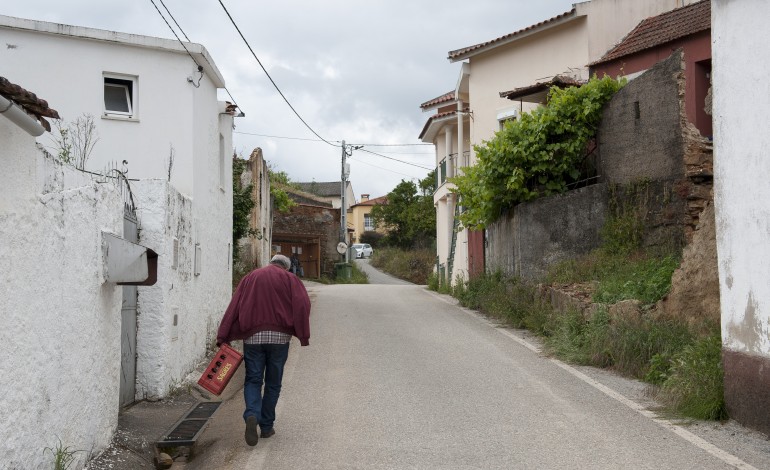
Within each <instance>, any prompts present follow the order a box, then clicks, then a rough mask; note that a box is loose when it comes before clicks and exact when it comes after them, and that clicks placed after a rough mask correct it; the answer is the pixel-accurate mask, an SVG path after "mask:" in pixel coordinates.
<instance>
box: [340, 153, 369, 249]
mask: <svg viewBox="0 0 770 470" xmlns="http://www.w3.org/2000/svg"><path fill="white" fill-rule="evenodd" d="M362 147H363V145H355V146H353V145H345V141H344V140H343V141H342V175H341V176H342V177H341V178H340V179H341V180H342V182H341V183H340V184H341V185H342V187H341V188H340V196H341V198H340V200H341V202H340V203H341V207H340V214H341V217H340V241H341V242H345V244H347V243H348V210H347V204H346V203H345V193H347V189H348V176H350V165H349V164H347V163H345V159H346V158H347V157H351V156H353V150H358V149H360V148H362ZM349 261H350V250H346V251H345V262H346V263H347V262H349Z"/></svg>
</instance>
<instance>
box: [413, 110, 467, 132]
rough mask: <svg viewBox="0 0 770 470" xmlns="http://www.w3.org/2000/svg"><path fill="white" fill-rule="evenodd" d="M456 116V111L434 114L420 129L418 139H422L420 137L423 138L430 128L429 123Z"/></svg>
mask: <svg viewBox="0 0 770 470" xmlns="http://www.w3.org/2000/svg"><path fill="white" fill-rule="evenodd" d="M465 109H466V110H468V108H465ZM456 114H457V111H447V112H445V113H436V114H434V115H433V116H431V117H429V118H428V121H427V122H425V125H424V126H423V128H422V132H420V137H419V138H420V139H422V136H424V135H425V133H426V132H428V128H429V127H430V125H431V123H433V121H435V120H437V119H441V118H445V117H449V116H454V115H456Z"/></svg>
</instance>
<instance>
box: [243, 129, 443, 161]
mask: <svg viewBox="0 0 770 470" xmlns="http://www.w3.org/2000/svg"><path fill="white" fill-rule="evenodd" d="M233 134H243V135H253V136H257V137H269V138H271V139H286V140H304V141H308V142H323V140H320V139H307V138H303V137H288V136H282V135H270V134H258V133H254V132H239V131H233ZM335 142H336V141H335ZM350 145H355V146H359V145H363V146H364V147H412V146H417V145H433V144H350ZM386 153H392V154H399V155H434V153H433V152H386Z"/></svg>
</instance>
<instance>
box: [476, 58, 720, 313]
mask: <svg viewBox="0 0 770 470" xmlns="http://www.w3.org/2000/svg"><path fill="white" fill-rule="evenodd" d="M684 90H685V75H684V60H683V55H682V52H681V51H677V52H675V53H674V54H672V55H671V56H670V57H669V58H668V59H666V60H664V61H662V62H660V63H658V64H657V65H655V66H654V67H653V68H651V69H650V70H648V71H647V72H645V73H644V74H642V75H640V76H639V77H637V78H636V79H634V80H632V81H631V82H629V83H628V84H627V85H626V86H625V87H624V88H623V89H622V90H620V91H619V92H618V93H617V94H616V95H615V96H614V97H613V98H612V100H610V102H609V103H608V104H607V105H606V107H605V109H604V112H603V117H602V123H601V125H600V128H599V131H598V136H597V141H598V146H599V148H598V154H599V157H598V162H599V163H598V167H599V173H600V179H599V184H597V185H595V186H591V187H588V188H583V189H579V190H574V191H570V192H568V193H566V194H563V195H559V196H552V197H548V198H542V199H539V200H537V201H533V202H531V203H526V204H520V205H518V206H516V208H514V210H511V211H509V213H508V214H504V215H503V216H501V217H500V219H499V220H498V221H496V222H495V223H493V224H491V225H490V226H489V227H487V239H486V241H487V247H486V250H485V258H486V263H487V266H488V270H489V271H495V270H500V271H502V272H504V273H507V274H513V275H517V276H520V277H522V278H526V279H537V278H538V277H539V276H542V274H544V273H545V272H546V270H547V268H548V267H549V266H550V265H552V264H554V263H557V262H559V261H562V260H564V259H566V258H569V257H575V256H578V255H580V254H583V253H587V252H589V251H591V250H593V249H595V248H598V247H599V246H600V244H601V240H600V238H599V236H598V234H599V232H600V229H601V227H602V225H603V224H604V222H605V220H606V218H607V216H609V215H610V210H611V209H612V208H613V206H615V207H625V208H629V209H630V210H635V211H637V213H638V215H639V216H640V217H641V218H642V219H643V222H644V224H643V225H644V233H643V244H644V245H645V246H648V247H654V246H660V247H665V248H668V249H672V248H673V249H676V250H679V249H682V247H684V246H685V245H688V244H691V243H693V235H694V233H695V231H696V228H697V227H698V224H699V222H700V221H701V217H702V215H701V214H702V212H703V210H704V208H706V207H707V206H708V205H709V203H710V201H711V200H712V195H711V182H712V179H713V169H712V166H713V164H712V161H713V159H712V154H711V145H710V142H709V141H708V140H707V139H705V138H703V137H702V136H700V134H699V132H698V131H697V129H695V127H694V126H693V125H692V124H691V123H689V121H688V120H687V117H686V110H685V101H684ZM589 188H590V189H589ZM703 233H704V235H703V236H700V237H698V238H697V239H696V242H697V243H698V244H697V246H696V247H695V248H693V249H690V250H688V251H685V256H686V257H687V256H690V254H691V253H694V252H700V251H702V250H710V248H708V247H707V246H706V245H704V241H705V240H706V239H708V235H707V230H705V231H704V232H703ZM712 237H713V236H712ZM715 257H716V253H714V254H713V256H711V255H708V256H703V257H702V258H701V262H695V264H694V265H693V266H691V267H689V268H687V269H703V270H705V271H707V272H709V273H713V274H714V275H716V264H715V261H714V260H715V259H716V258H715ZM704 263H705V264H704ZM682 279H691V278H690V277H689V275H686V276H684V277H683V278H682ZM708 286H712V282H711V281H704V283H703V284H701V283H696V285H695V286H693V287H692V289H695V290H696V291H697V293H696V292H690V293H688V294H686V295H685V297H686V298H691V297H692V296H706V295H711V294H707V293H706V292H705V291H706V290H709V291H710V289H711V287H708ZM675 291H676V287H675ZM716 295H717V296H718V293H717V294H716ZM711 300H713V299H710V300H705V301H704V303H702V304H700V305H701V306H705V305H716V304H718V301H717V303H716V304H714V303H713V302H711ZM675 303H676V305H678V307H676V308H677V309H678V308H681V306H682V305H683V303H682V302H678V301H677V302H673V303H672V304H671V305H674V304H675ZM704 308H705V307H704ZM709 308H711V307H709ZM704 314H705V315H708V316H713V315H714V314H715V313H714V312H713V311H709V312H707V313H704ZM716 315H717V317H718V312H716Z"/></svg>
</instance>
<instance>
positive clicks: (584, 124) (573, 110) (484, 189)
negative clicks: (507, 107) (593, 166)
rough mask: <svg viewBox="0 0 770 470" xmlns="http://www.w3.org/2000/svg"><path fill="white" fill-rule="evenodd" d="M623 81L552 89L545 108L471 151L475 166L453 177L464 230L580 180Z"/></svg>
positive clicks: (510, 124)
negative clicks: (607, 106) (606, 110)
mask: <svg viewBox="0 0 770 470" xmlns="http://www.w3.org/2000/svg"><path fill="white" fill-rule="evenodd" d="M624 85H625V80H614V79H612V78H609V77H605V78H602V79H597V78H596V77H594V78H592V79H591V80H589V81H588V83H586V84H585V85H583V86H581V87H570V88H564V89H561V88H557V87H554V88H551V91H550V92H549V94H548V105H547V106H541V107H539V108H537V109H535V110H533V111H532V112H530V113H523V114H522V116H521V118H520V119H519V120H516V121H512V122H508V123H506V125H505V127H504V128H503V130H501V131H499V132H497V133H496V134H495V136H494V137H493V138H492V139H490V140H489V141H485V142H484V143H483V144H481V145H477V146H475V147H474V151H475V153H476V157H477V164H476V165H474V166H470V167H464V168H462V174H461V175H459V176H457V177H455V178H452V179H451V180H450V181H451V182H452V183H454V184H455V186H456V188H455V189H454V190H453V191H454V192H455V193H457V194H458V195H459V198H460V203H461V204H462V205H463V207H464V208H465V211H464V212H463V213H462V214H461V215H460V221H461V222H462V224H463V226H464V227H468V228H472V229H481V228H484V227H485V226H486V225H487V224H489V223H491V222H494V221H495V220H496V219H497V218H498V217H499V216H500V214H501V213H502V212H503V211H504V210H506V209H509V208H511V207H513V206H514V205H516V204H518V203H521V202H527V201H532V200H534V199H536V198H538V197H542V196H548V195H551V194H558V193H563V192H565V191H566V190H567V188H568V185H569V184H571V183H574V182H576V181H578V179H579V178H580V167H581V165H582V163H583V160H584V159H585V158H586V147H587V144H588V141H589V140H590V139H591V138H592V137H593V136H594V135H595V134H596V130H597V128H598V125H599V121H600V120H601V114H602V108H603V106H604V104H605V103H606V102H607V101H609V100H610V98H611V97H612V95H614V94H615V93H616V92H617V91H618V90H619V89H620V88H621V87H623V86H624Z"/></svg>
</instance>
